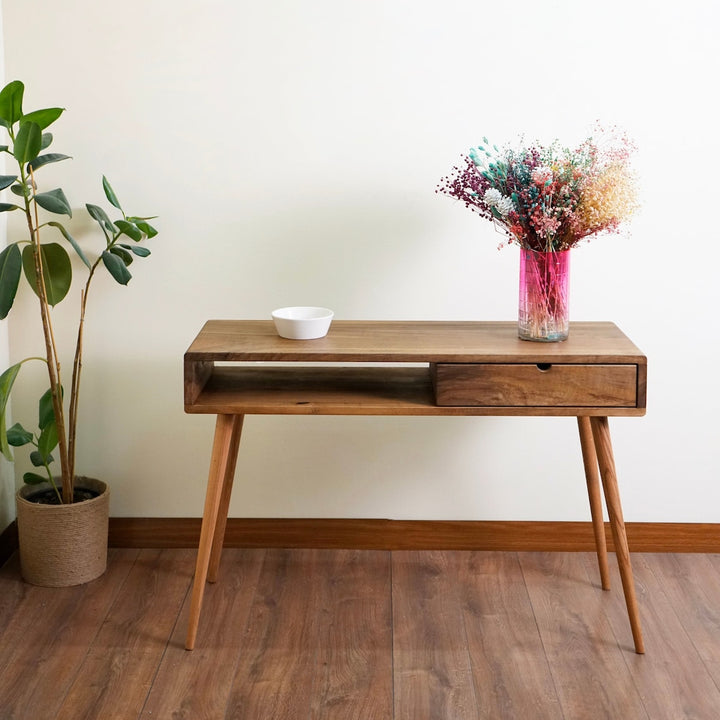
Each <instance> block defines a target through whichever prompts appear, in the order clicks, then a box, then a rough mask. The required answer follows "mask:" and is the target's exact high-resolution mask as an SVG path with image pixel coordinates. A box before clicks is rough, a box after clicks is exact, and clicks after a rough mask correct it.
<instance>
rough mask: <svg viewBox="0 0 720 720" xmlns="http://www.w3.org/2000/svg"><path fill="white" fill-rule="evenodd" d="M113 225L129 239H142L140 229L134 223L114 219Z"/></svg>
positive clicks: (138, 240) (136, 240)
mask: <svg viewBox="0 0 720 720" xmlns="http://www.w3.org/2000/svg"><path fill="white" fill-rule="evenodd" d="M115 225H117V227H118V230H120V232H121V233H122V234H123V235H127V236H128V237H129V238H130V239H131V240H134V241H135V242H140V241H141V240H142V238H143V234H142V231H141V230H140V228H139V227H137V225H135V224H134V223H131V222H128V221H127V220H116V221H115Z"/></svg>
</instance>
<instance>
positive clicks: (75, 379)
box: [68, 258, 101, 476]
mask: <svg viewBox="0 0 720 720" xmlns="http://www.w3.org/2000/svg"><path fill="white" fill-rule="evenodd" d="M100 259H101V258H98V259H97V260H96V261H95V263H93V266H92V267H91V268H90V274H89V275H88V279H87V282H86V283H85V288H84V290H82V291H81V293H80V320H79V321H78V333H77V341H76V343H75V357H74V358H73V371H72V381H71V384H70V410H69V413H70V424H69V432H68V463H69V466H70V471H71V472H72V473H73V476H74V474H75V437H76V434H77V420H78V417H77V411H78V400H79V396H80V375H81V373H82V351H83V330H84V328H85V310H86V308H87V297H88V292H89V291H90V282H91V281H92V279H93V275H94V274H95V269H96V268H97V266H98V263H99V262H100Z"/></svg>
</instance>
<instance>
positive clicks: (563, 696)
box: [0, 549, 720, 720]
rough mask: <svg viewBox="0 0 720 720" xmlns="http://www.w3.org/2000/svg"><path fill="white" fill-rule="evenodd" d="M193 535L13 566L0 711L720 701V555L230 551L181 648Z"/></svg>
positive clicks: (609, 713)
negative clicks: (622, 569) (82, 573)
mask: <svg viewBox="0 0 720 720" xmlns="http://www.w3.org/2000/svg"><path fill="white" fill-rule="evenodd" d="M194 559H195V552H194V551H191V550H118V549H115V550H111V554H110V564H109V568H108V571H107V573H106V574H105V575H104V576H103V577H102V578H101V579H99V580H97V581H95V582H93V583H90V584H88V585H86V586H82V587H75V588H64V589H47V588H38V587H32V586H29V585H26V584H24V583H23V582H22V581H21V580H20V579H19V574H18V569H17V560H16V559H15V558H13V559H12V560H11V561H10V562H9V563H8V564H6V565H5V567H4V568H2V570H0V719H1V720H11V719H15V718H16V719H18V720H59V719H62V720H82V719H87V720H112V719H114V718H117V719H118V720H134V719H135V718H143V719H147V718H158V719H162V720H165V719H167V720H180V719H186V720H201V719H203V718H208V719H211V720H221V719H225V718H237V719H238V720H240V719H242V720H256V719H257V720H275V719H277V720H293V719H294V718H302V719H303V720H320V719H323V720H330V719H333V720H334V719H337V720H375V719H378V720H381V719H382V720H389V719H390V718H398V719H400V718H403V719H407V720H445V719H447V720H465V719H467V720H477V719H478V718H492V720H500V719H503V718H512V719H513V720H518V719H520V720H544V719H546V718H548V719H549V718H553V719H554V718H564V719H565V720H584V719H585V718H588V719H592V720H598V719H602V718H611V719H612V720H639V719H641V718H646V719H647V720H691V719H693V718H697V719H701V720H715V719H716V718H718V717H720V556H719V555H695V554H687V555H666V554H662V555H659V554H658V555H654V554H640V555H633V563H634V569H635V575H636V581H637V588H638V594H639V602H640V608H641V615H642V621H643V625H644V631H645V639H646V646H647V653H646V655H644V656H639V655H636V654H635V653H634V652H633V650H632V643H631V636H630V628H629V625H628V620H627V616H626V613H625V606H624V602H623V599H622V592H621V590H620V582H619V577H618V575H617V571H616V566H615V563H614V557H613V558H611V567H612V570H613V578H612V579H613V582H614V588H613V590H612V591H610V592H603V591H602V590H600V589H599V586H598V579H597V568H596V565H595V558H594V555H591V554H585V553H500V552H492V553H491V552H440V551H434V552H384V551H352V550H347V551H337V550H226V551H225V553H224V556H223V561H222V568H221V577H220V581H219V582H218V583H217V584H215V585H211V586H208V591H207V592H206V595H205V604H204V608H203V616H202V619H201V624H200V632H199V636H198V643H197V646H196V649H195V650H194V651H193V652H187V651H186V650H184V648H183V642H184V635H185V629H186V621H187V612H188V604H189V589H190V585H191V580H192V572H193V565H194Z"/></svg>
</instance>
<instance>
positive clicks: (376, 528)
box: [110, 518, 720, 553]
mask: <svg viewBox="0 0 720 720" xmlns="http://www.w3.org/2000/svg"><path fill="white" fill-rule="evenodd" d="M200 524H201V521H200V518H110V545H111V546H112V547H134V548H142V547H157V548H196V547H197V546H198V541H199V538H200ZM625 528H626V531H627V537H628V543H629V546H630V548H631V550H632V551H633V552H668V553H720V524H719V523H633V522H627V523H625ZM604 534H605V541H606V545H607V548H608V549H609V550H612V549H614V547H613V543H612V535H611V532H610V527H609V525H608V524H607V523H605V525H604ZM225 547H229V548H231V547H234V548H249V547H257V548H264V547H284V548H335V549H341V548H351V549H353V548H354V549H364V550H508V551H509V550H518V551H533V550H535V551H541V552H542V551H570V552H587V551H590V550H595V547H596V546H595V540H594V533H593V526H592V524H591V523H590V522H553V521H512V520H508V521H504V520H384V519H376V518H368V519H358V518H230V519H229V520H228V523H227V527H226V530H225Z"/></svg>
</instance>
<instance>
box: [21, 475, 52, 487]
mask: <svg viewBox="0 0 720 720" xmlns="http://www.w3.org/2000/svg"><path fill="white" fill-rule="evenodd" d="M47 481H48V479H47V478H46V477H42V476H41V475H38V474H37V473H33V472H26V473H25V474H24V475H23V482H24V483H25V484H26V485H39V484H40V483H44V482H47Z"/></svg>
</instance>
